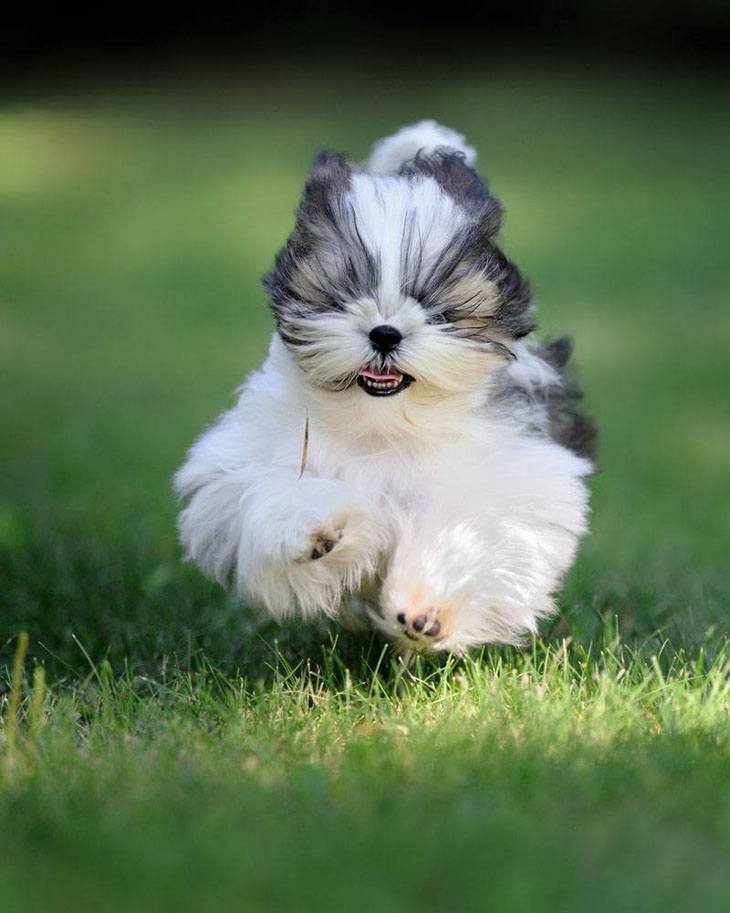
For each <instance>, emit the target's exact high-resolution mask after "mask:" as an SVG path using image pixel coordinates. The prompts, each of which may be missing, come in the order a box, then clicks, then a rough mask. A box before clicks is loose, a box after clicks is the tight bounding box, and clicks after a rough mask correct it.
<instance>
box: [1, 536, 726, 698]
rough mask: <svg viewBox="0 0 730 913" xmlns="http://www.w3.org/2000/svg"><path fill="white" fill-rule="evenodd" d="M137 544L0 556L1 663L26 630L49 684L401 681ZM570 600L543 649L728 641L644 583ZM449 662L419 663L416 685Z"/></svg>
mask: <svg viewBox="0 0 730 913" xmlns="http://www.w3.org/2000/svg"><path fill="white" fill-rule="evenodd" d="M133 541H134V544H133V545H130V542H129V541H127V542H125V543H124V545H123V546H120V547H118V548H115V547H114V545H113V544H110V543H106V542H93V543H92V542H82V541H80V540H75V541H74V540H71V539H69V538H66V539H63V540H50V539H49V538H48V537H47V536H40V535H37V536H35V537H33V538H32V539H30V540H28V541H26V542H25V543H23V544H17V545H16V546H15V547H14V548H7V547H6V548H4V549H0V579H2V581H3V591H2V619H3V623H2V642H1V643H0V665H4V666H6V667H7V666H9V664H10V660H11V657H12V655H13V652H14V650H15V641H16V638H17V635H18V633H19V632H20V631H21V630H25V631H27V632H28V634H29V638H30V648H29V658H30V659H31V660H32V662H33V663H34V664H37V665H42V666H44V667H45V670H46V675H47V677H48V680H49V681H51V682H53V681H58V682H68V683H71V682H76V681H79V680H83V679H84V678H86V677H88V676H89V674H90V670H92V669H93V668H94V667H96V666H99V665H100V664H101V663H103V662H105V661H106V663H107V664H108V665H109V666H110V668H111V670H113V673H114V674H115V675H116V674H122V673H126V674H129V675H132V676H151V677H154V678H159V677H160V676H163V677H164V675H165V673H166V670H172V669H175V670H176V671H177V672H178V673H182V674H185V673H198V672H201V671H204V670H205V669H211V668H215V669H216V670H217V671H218V672H219V673H220V674H222V675H224V676H239V677H243V678H244V679H246V680H247V681H249V682H251V683H258V684H265V683H267V682H270V681H271V680H272V678H273V677H274V676H277V675H278V676H281V675H282V674H291V673H293V672H294V671H302V670H307V671H308V673H309V674H312V675H314V676H315V677H316V676H324V677H326V678H327V680H328V681H329V682H330V684H332V686H333V687H335V688H337V689H339V688H341V687H345V686H346V681H347V680H350V679H355V680H357V681H364V680H368V679H372V678H373V677H374V676H378V677H379V679H380V680H381V681H382V682H384V683H385V682H388V681H390V682H394V681H395V680H396V679H397V678H398V677H399V676H400V675H401V673H402V671H403V669H402V664H401V663H400V662H399V660H398V657H397V656H396V654H395V652H394V651H393V650H392V649H390V648H389V647H388V645H387V644H386V643H385V642H384V641H383V639H382V638H381V637H380V636H378V635H377V634H375V633H368V632H366V633H353V632H350V631H344V630H342V629H340V628H339V627H338V626H337V625H335V624H328V623H325V622H321V623H306V624H305V623H303V622H301V621H290V622H287V623H285V624H282V625H276V624H273V623H269V624H264V625H259V624H257V623H256V621H255V620H254V618H253V616H252V614H251V613H250V612H249V611H248V610H247V609H246V608H245V607H244V606H242V604H241V603H240V601H239V600H238V599H237V598H235V597H234V596H233V595H231V594H229V593H227V592H226V591H225V590H224V589H222V588H221V587H219V586H217V585H215V584H213V583H210V582H209V581H207V580H205V579H204V578H203V577H202V576H201V575H200V574H199V573H198V572H197V570H195V569H194V568H192V567H189V566H187V565H185V564H184V563H182V562H181V561H180V560H179V556H178V555H176V554H172V555H169V554H168V555H162V556H161V555H160V554H159V553H157V554H156V550H155V548H154V547H153V546H152V545H151V544H150V543H149V542H145V541H144V537H143V536H141V535H140V536H138V537H137V538H136V539H134V540H133ZM158 551H159V550H158ZM568 596H569V598H568V600H567V601H565V600H564V604H563V605H562V606H561V611H560V612H559V614H558V615H557V616H556V617H555V618H554V619H552V620H551V621H550V622H548V623H546V624H545V625H544V627H543V630H542V631H541V639H540V641H539V642H537V643H538V644H539V645H540V646H539V649H546V648H547V649H549V648H550V645H553V646H554V645H555V644H559V643H562V642H564V641H565V642H567V643H569V644H572V648H571V649H573V650H579V651H584V650H586V649H589V648H591V645H592V646H593V647H595V648H597V649H600V648H601V647H602V645H605V644H608V643H617V642H619V641H620V642H623V643H625V644H628V645H632V646H633V647H634V648H638V649H640V650H641V652H643V653H647V654H651V653H656V654H658V655H659V656H663V657H667V658H669V657H671V656H674V655H677V653H681V652H682V651H687V652H689V653H692V652H696V650H697V649H699V648H700V646H701V645H704V648H705V649H707V644H708V642H709V643H712V641H713V636H714V637H715V639H716V640H717V642H718V643H721V642H722V636H721V635H722V632H721V631H719V630H717V629H714V630H713V629H712V627H711V626H708V624H707V618H706V617H704V616H703V617H702V622H703V623H702V624H700V623H697V618H696V617H695V616H692V617H690V619H689V620H690V625H689V626H688V627H687V626H685V627H684V628H683V627H682V624H681V623H680V621H678V618H679V617H680V616H681V613H680V612H679V611H678V606H680V607H681V605H682V602H683V600H686V598H687V594H683V593H674V594H669V595H667V594H661V597H660V596H659V595H657V594H656V593H652V592H649V591H647V590H642V589H641V588H640V587H637V586H634V587H624V588H622V589H621V588H617V587H606V586H605V585H604V586H601V585H598V586H591V581H578V582H577V583H575V584H574V585H572V586H571V587H569V589H568ZM680 645H681V646H680ZM535 649H536V645H535V643H533V644H532V645H530V644H529V643H528V645H526V646H525V647H524V648H511V647H494V646H490V647H488V648H486V649H485V650H483V651H481V652H482V656H483V657H484V659H485V660H486V661H488V662H498V661H503V662H511V663H515V662H516V661H517V659H518V657H519V656H520V655H522V654H524V653H525V652H526V651H527V652H530V651H534V650H535ZM472 655H476V656H479V651H476V652H475V653H473V654H472ZM452 661H453V660H452V659H450V658H449V657H448V656H433V657H419V658H418V673H419V676H420V677H423V676H428V675H429V674H430V673H431V672H436V671H437V670H439V669H440V668H443V667H444V666H445V665H447V664H449V663H450V662H452Z"/></svg>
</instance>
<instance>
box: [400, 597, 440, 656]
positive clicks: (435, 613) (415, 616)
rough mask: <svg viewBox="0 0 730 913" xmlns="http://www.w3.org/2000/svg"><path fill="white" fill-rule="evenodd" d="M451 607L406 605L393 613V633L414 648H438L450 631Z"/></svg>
mask: <svg viewBox="0 0 730 913" xmlns="http://www.w3.org/2000/svg"><path fill="white" fill-rule="evenodd" d="M451 616H452V609H451V608H450V607H446V606H426V607H423V606H421V605H416V606H412V605H411V606H408V607H406V608H405V609H404V610H402V611H400V612H397V613H396V615H395V625H394V626H393V627H394V631H393V633H394V634H395V635H396V637H397V638H398V639H399V640H404V641H405V643H407V644H408V645H409V646H410V647H411V649H414V650H438V649H439V643H440V641H442V640H444V638H445V637H447V636H448V634H449V633H450V628H451Z"/></svg>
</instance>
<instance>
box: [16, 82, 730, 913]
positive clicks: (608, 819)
mask: <svg viewBox="0 0 730 913" xmlns="http://www.w3.org/2000/svg"><path fill="white" fill-rule="evenodd" d="M726 93H727V86H726V85H725V84H721V83H720V82H718V80H709V79H707V80H706V81H702V80H699V79H697V80H695V81H691V80H689V79H685V80H680V79H679V78H676V77H671V76H668V75H664V76H662V78H661V79H652V78H650V77H649V76H643V77H639V76H633V77H629V76H626V77H621V78H618V77H616V76H615V74H611V75H610V76H608V75H607V76H606V77H605V78H603V77H601V76H600V74H597V75H595V76H594V77H593V78H592V79H591V81H589V82H586V81H585V79H584V78H578V77H577V76H575V75H571V74H569V73H568V74H563V75H558V74H553V75H547V74H546V73H539V72H537V71H536V70H529V69H527V70H524V69H522V70H520V72H519V73H517V71H502V70H494V71H493V72H489V73H487V72H483V73H477V72H475V73H471V74H469V73H465V74H464V75H461V76H458V75H456V74H452V75H447V74H446V73H445V72H444V76H443V79H441V80H439V81H438V83H437V82H429V83H427V84H423V83H420V84H419V82H418V80H417V79H416V78H415V77H410V78H408V79H402V78H401V79H399V80H397V81H395V82H393V81H390V82H389V81H388V80H386V78H385V76H383V77H382V84H381V85H375V84H371V85H368V86H364V84H363V83H361V82H358V81H356V80H354V79H347V78H345V79H344V80H343V79H339V78H338V80H333V79H332V78H331V74H330V76H329V77H328V74H323V75H321V76H320V75H311V74H310V75H306V74H302V73H297V72H290V73H284V74H283V75H280V76H279V77H278V78H277V79H275V80H273V81H272V80H271V79H270V78H265V77H264V75H259V76H256V77H247V78H246V79H243V78H240V79H234V78H226V79H223V78H219V79H217V80H215V81H211V82H209V83H196V84H187V83H180V82H177V83H176V82H169V83H162V82H161V83H158V84H156V85H155V86H154V87H152V88H147V89H146V90H142V89H141V88H135V87H134V86H128V87H126V88H124V89H123V90H122V89H119V88H114V87H104V86H99V87H97V88H96V89H95V90H94V91H93V92H92V91H89V90H85V91H84V92H83V93H82V92H77V93H76V94H75V95H70V96H64V95H63V94H62V93H60V92H57V93H56V94H55V95H53V96H50V95H47V96H46V97H38V96H34V97H28V96H25V97H20V96H17V97H12V98H11V97H8V96H7V95H6V96H5V97H4V99H3V100H2V102H0V390H2V393H0V428H1V429H2V434H1V435H0V462H1V464H2V473H0V721H1V725H0V898H2V901H3V910H5V909H7V910H9V911H15V910H20V909H33V910H35V909H38V910H43V911H56V910H58V911H65V910H69V911H71V910H73V911H75V913H76V911H86V910H89V911H97V910H100V909H109V910H121V911H124V910H129V911H134V913H138V911H147V910H150V911H153V910H154V911H158V910H176V911H177V910H180V911H184V910H196V911H197V910H207V909H217V908H221V907H226V908H228V907H231V906H233V907H234V908H237V907H240V908H242V909H246V910H277V911H278V910H289V909H301V910H309V909H312V910H315V909H316V910H319V911H326V910H337V911H339V910H343V909H350V908H362V909H377V910H382V911H390V910H393V911H396V910H398V911H399V910H410V909H495V910H505V911H511V910H529V911H534V910H556V911H561V913H563V911H573V910H575V911H581V913H582V911H585V910H587V909H591V910H594V911H597V913H599V911H603V910H606V911H608V910H611V911H615V910H617V909H636V910H641V911H653V910H657V911H659V910H661V911H669V910H692V911H696V910H703V911H705V910H708V911H714V910H718V911H720V910H723V911H724V910H727V908H728V905H730V875H728V866H727V859H728V858H730V678H729V676H728V671H729V670H730V653H729V652H728V651H729V650H730V647H729V646H728V633H729V632H730V623H729V621H728V619H729V618H730V614H729V613H728V609H729V608H730V605H729V603H730V598H729V597H730V567H729V564H728V558H727V556H728V551H729V550H730V535H729V534H728V527H727V507H728V502H727V478H728V472H729V471H730V417H729V413H728V410H727V402H726V399H727V389H728V381H729V380H730V368H729V367H728V365H729V362H730V360H729V358H728V352H729V350H730V312H729V311H728V309H727V306H726V302H727V300H728V295H730V270H729V269H728V266H727V252H726V247H727V244H726V239H727V237H728V232H729V230H730V210H729V209H728V207H727V206H726V205H724V199H725V198H727V194H728V190H729V189H730V186H729V185H730V177H728V171H727V167H726V162H727V159H728V156H729V155H730V131H729V130H728V127H727V125H726V123H725V119H723V118H721V117H720V116H719V112H720V111H722V110H724V109H723V104H724V99H725V98H726ZM376 97H377V99H378V102H377V105H374V102H373V99H374V98H376ZM423 116H434V117H437V118H439V119H442V120H444V121H445V122H447V123H449V124H452V125H453V126H456V127H458V128H459V129H461V130H463V131H464V132H466V133H467V135H468V136H469V138H470V139H471V140H472V141H473V142H474V143H475V145H477V146H478V148H479V149H480V152H481V162H482V166H483V168H484V170H485V172H486V173H487V174H488V175H489V176H490V178H491V181H492V184H493V187H494V189H495V191H496V192H497V193H498V195H499V196H500V197H501V198H502V199H503V201H504V202H505V204H506V206H507V211H508V223H507V229H506V233H505V238H506V243H507V246H508V249H509V251H510V252H511V253H512V254H513V255H514V257H515V259H517V261H518V262H519V263H520V264H521V265H522V266H523V268H524V270H525V272H526V273H527V274H528V275H529V276H530V277H531V278H532V280H533V282H534V285H535V287H536V290H537V292H538V298H539V302H540V306H541V312H540V315H541V321H542V325H543V327H544V329H545V331H546V332H547V333H560V332H564V331H569V332H572V334H573V335H574V336H575V337H576V342H577V347H576V352H577V362H578V366H579V368H580V371H581V376H582V379H583V381H584V384H585V387H586V389H587V395H588V403H589V406H590V409H591V411H592V412H593V413H594V414H595V416H596V418H597V420H598V423H599V426H600V429H601V435H602V442H601V460H600V464H601V472H600V474H599V475H598V477H597V478H596V479H595V482H594V486H593V487H594V498H593V507H594V517H593V532H592V535H591V537H590V538H589V539H588V540H587V541H586V542H585V544H584V546H583V548H582V551H581V555H580V558H579V560H578V563H577V565H576V567H575V569H574V570H573V572H572V573H571V575H570V576H569V579H568V581H567V583H566V587H565V591H564V593H563V596H562V598H561V608H560V613H559V615H558V617H557V618H556V619H555V620H554V621H553V622H551V623H550V624H548V625H547V626H546V627H545V628H544V630H543V632H542V637H541V638H540V640H539V641H537V642H535V643H534V644H532V645H530V646H529V647H527V648H526V649H524V650H511V649H510V650H500V649H496V648H489V649H488V650H486V651H485V652H484V653H483V654H481V655H475V656H473V657H471V658H469V659H468V660H465V661H458V662H456V661H453V660H445V661H443V662H435V661H425V662H422V663H421V665H420V666H417V667H416V668H415V669H414V670H411V671H410V672H408V673H403V671H402V670H401V669H400V668H399V667H398V664H397V662H396V660H395V658H394V657H393V655H392V654H391V653H390V652H389V651H388V650H387V648H384V647H383V644H382V643H381V642H380V641H378V640H377V639H375V638H372V639H371V638H367V637H366V638H357V637H354V636H351V635H347V636H345V635H338V634H337V633H336V632H335V631H333V630H330V629H327V628H326V627H325V626H323V625H322V626H319V625H309V626H299V625H296V624H290V625H287V626H286V627H284V628H281V629H279V628H274V627H269V628H264V629H261V630H257V629H256V628H255V626H254V624H253V622H252V619H251V618H250V616H249V615H248V614H247V613H246V611H245V609H243V608H242V607H241V606H240V605H239V604H238V603H237V602H236V600H235V599H233V598H232V597H230V596H228V595H227V594H226V593H224V592H223V591H222V590H220V589H218V588H217V587H215V586H213V585H212V584H210V583H208V582H207V581H205V580H203V579H202V578H201V577H200V576H199V575H198V574H197V572H196V571H195V570H194V569H192V568H190V567H187V566H185V565H183V564H182V563H181V562H180V555H179V551H178V548H177V545H176V542H175V535H174V518H175V505H174V503H173V500H172V496H171V493H170V487H169V479H170V476H171V474H172V472H173V471H174V469H175V468H176V467H177V465H178V464H179V463H180V461H181V459H182V456H183V453H184V450H185V448H186V447H187V446H188V445H189V443H190V442H191V441H192V439H193V438H194V437H195V435H196V434H198V433H199V431H200V430H201V428H202V427H203V426H204V425H205V424H206V423H207V422H209V421H211V419H212V418H213V417H214V416H215V414H216V413H217V412H218V411H220V410H221V409H223V408H224V407H225V406H226V405H228V404H229V403H230V402H231V400H232V391H233V390H234V388H235V387H236V385H237V384H238V383H239V382H240V380H241V378H242V377H243V376H244V374H245V373H246V372H247V371H248V370H250V369H252V368H253V367H255V366H256V365H257V364H258V363H259V362H260V361H261V358H262V356H263V354H264V351H265V346H266V340H267V336H268V333H269V332H270V319H269V316H268V313H267V310H266V306H265V300H264V296H263V293H262V291H261V289H260V286H259V282H258V278H259V276H260V275H261V274H262V273H263V272H265V270H266V269H267V268H268V266H269V265H270V262H271V258H272V256H273V253H274V251H275V250H276V249H277V247H278V246H279V245H280V244H281V242H282V240H283V238H284V237H285V235H286V232H287V230H288V228H289V226H290V224H291V211H292V208H293V205H294V203H295V200H296V196H297V193H298V191H299V188H300V185H301V181H302V178H303V175H304V172H305V169H306V163H307V161H308V159H309V157H310V155H311V153H312V151H313V150H314V148H316V147H317V145H318V144H322V143H326V144H328V145H331V146H333V147H335V148H346V149H348V150H349V151H350V152H351V153H352V155H353V156H355V157H359V156H363V155H364V154H365V152H366V151H367V146H368V144H369V142H370V141H371V140H372V139H373V138H375V137H377V136H380V135H382V134H384V133H386V132H387V131H389V130H391V129H393V128H394V127H395V126H397V125H398V124H400V123H403V122H407V121H409V120H414V119H416V118H418V117H423ZM21 631H27V632H28V635H29V645H28V652H27V656H26V657H25V662H24V664H23V669H24V672H23V675H22V676H21V674H20V672H21V667H20V665H16V674H15V678H14V679H13V675H14V673H13V658H14V657H16V656H17V657H18V658H21V657H20V653H19V652H18V649H19V644H21V645H22V640H21V639H20V632H21ZM34 670H36V671H35V673H34ZM38 670H41V671H38ZM13 680H14V682H15V684H14V686H13V685H12V681H13Z"/></svg>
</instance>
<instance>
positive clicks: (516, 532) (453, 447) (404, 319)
mask: <svg viewBox="0 0 730 913" xmlns="http://www.w3.org/2000/svg"><path fill="white" fill-rule="evenodd" d="M473 160H474V152H473V150H472V149H470V148H469V147H467V146H465V145H464V142H463V138H462V137H460V136H458V134H454V133H452V132H451V131H448V130H445V129H444V128H442V127H439V126H438V125H436V124H434V123H433V122H423V123H421V124H418V125H416V126H415V127H411V128H406V129H404V130H402V131H400V132H399V133H398V134H396V135H395V136H394V137H391V138H389V139H388V140H385V141H382V142H381V143H379V144H377V145H376V147H375V149H374V152H373V155H372V157H371V160H370V162H369V164H368V167H367V169H366V170H365V169H360V170H355V169H352V168H351V167H350V166H348V165H347V164H346V163H345V162H344V160H343V159H342V158H341V157H340V156H336V155H331V154H326V153H322V154H320V156H318V158H317V159H316V160H315V164H314V167H313V170H312V173H311V174H310V177H309V179H308V181H307V184H306V186H305V191H304V196H303V199H302V202H301V204H300V207H299V210H298V212H297V221H296V225H295V228H294V231H293V233H292V236H291V237H290V239H289V241H288V244H287V246H286V247H285V248H284V250H283V251H282V252H281V253H280V254H279V256H278V257H277V261H276V264H275V268H274V270H273V272H272V273H271V274H270V276H268V277H267V278H266V286H267V288H268V290H269V292H270V294H271V298H272V308H273V311H274V316H275V318H276V322H277V331H276V332H275V333H274V336H273V339H272V343H271V348H270V351H269V356H268V358H267V360H266V362H265V364H264V366H263V368H262V369H261V371H259V372H256V373H255V374H254V375H253V376H252V377H251V378H249V380H248V382H247V383H246V384H245V386H244V387H243V390H242V392H241V396H240V399H239V401H238V404H237V405H236V406H235V407H234V408H233V409H232V410H230V411H229V412H227V413H226V414H225V415H223V416H222V418H221V419H220V420H219V422H218V423H217V424H216V425H215V426H214V427H213V428H212V429H211V430H210V431H208V432H207V433H206V434H205V435H203V437H202V438H201V439H200V440H199V441H198V442H197V443H196V444H195V446H194V447H193V448H192V450H191V452H190V454H189V456H188V460H187V462H186V463H185V465H184V466H183V468H182V469H181V470H180V471H179V473H178V474H177V476H176V487H177V491H178V493H179V494H180V495H181V496H182V497H185V498H187V499H188V504H187V506H186V508H185V509H184V511H183V512H182V514H181V517H180V532H181V538H182V541H183V544H184V546H185V548H186V550H187V553H188V555H189V556H190V557H191V558H192V559H193V560H195V561H196V562H197V563H198V564H199V565H200V566H201V567H202V568H203V569H204V570H205V571H206V572H207V573H208V574H210V575H211V576H212V577H214V578H216V579H217V580H219V581H221V582H223V583H230V584H232V585H233V586H235V588H236V589H237V591H238V592H239V593H240V595H241V596H242V598H243V599H244V600H245V601H246V602H248V603H249V604H251V605H254V606H257V607H259V608H261V609H263V610H264V611H265V612H266V613H267V614H269V615H270V616H272V617H274V618H277V619H278V618H282V617H284V616H287V615H290V614H292V613H295V612H298V613H300V614H301V615H302V616H305V617H311V616H314V615H317V614H320V613H324V614H326V615H329V616H331V617H338V616H340V617H341V616H343V615H344V614H348V615H349V614H350V613H349V612H348V609H352V608H354V607H359V608H362V607H364V608H365V610H366V614H367V616H368V617H369V618H370V619H371V620H372V622H373V623H374V624H375V625H376V626H377V627H378V628H380V629H381V630H382V631H383V632H384V633H385V635H386V636H388V637H389V638H391V639H393V640H395V641H397V642H398V643H399V644H400V645H401V646H402V648H404V649H406V650H413V649H416V650H422V649H440V650H442V649H450V650H457V651H459V650H463V649H464V648H465V647H467V646H469V645H472V644H480V643H484V642H490V641H491V642H510V643H514V642H516V641H518V640H519V639H520V637H521V636H522V635H524V634H525V633H527V632H531V631H534V630H535V628H536V623H537V621H538V619H539V618H541V617H543V616H546V615H548V614H550V613H551V612H552V611H553V608H554V606H553V601H552V596H551V594H552V593H553V592H554V590H555V589H556V587H557V586H558V584H559V582H560V579H561V577H562V575H563V574H564V572H565V571H566V570H567V569H568V568H569V567H570V565H571V563H572V561H573V558H574V555H575V550H576V545H577V541H578V538H579V537H580V536H581V535H582V534H583V533H584V532H585V530H586V517H587V511H588V493H587V488H586V483H585V479H586V476H587V475H588V474H589V473H590V472H591V470H592V465H591V463H590V461H589V459H588V458H587V453H588V450H589V448H590V445H591V443H592V429H591V426H590V424H589V423H588V422H587V421H586V420H584V419H583V418H582V417H581V416H580V415H579V414H578V413H577V412H576V410H575V400H576V398H577V393H576V392H575V390H574V388H572V387H571V386H570V385H567V384H566V382H565V380H564V378H563V377H562V374H561V369H562V368H563V366H564V364H565V362H566V361H567V358H568V355H569V347H568V346H567V344H566V343H565V342H564V341H558V342H557V343H554V344H552V346H543V347H542V348H529V347H528V346H527V344H526V342H525V341H524V338H525V337H526V336H527V335H528V334H529V333H530V332H531V330H532V329H533V327H534V324H533V323H532V320H531V317H530V315H531V310H532V307H531V304H530V296H529V291H528V288H527V286H526V284H525V283H524V282H523V281H522V279H521V277H520V275H519V273H518V271H517V270H516V268H515V267H514V266H513V265H512V264H511V263H510V262H509V261H508V260H507V259H506V257H505V256H504V254H502V252H501V250H500V249H499V247H498V246H497V244H496V240H495V236H496V233H497V230H498V227H499V223H500V217H501V207H500V206H499V204H498V203H497V201H496V200H495V199H494V198H493V197H492V196H491V195H490V194H489V192H488V191H487V188H486V186H485V185H484V183H483V182H482V181H481V179H480V178H479V177H478V175H477V174H476V172H475V171H474V170H473V168H472V165H473Z"/></svg>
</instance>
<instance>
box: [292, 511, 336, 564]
mask: <svg viewBox="0 0 730 913" xmlns="http://www.w3.org/2000/svg"><path fill="white" fill-rule="evenodd" d="M344 533H345V521H344V520H342V521H340V522H338V523H336V524H334V523H333V524H332V525H330V526H325V527H323V528H321V529H316V530H315V531H314V532H312V533H309V536H308V542H307V546H306V549H305V552H304V554H302V555H301V556H300V557H299V558H297V560H298V561H300V562H301V561H317V559H318V558H324V556H325V555H329V553H330V552H331V551H333V550H334V549H335V548H336V547H337V546H338V545H339V543H340V542H341V541H342V537H343V536H344Z"/></svg>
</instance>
